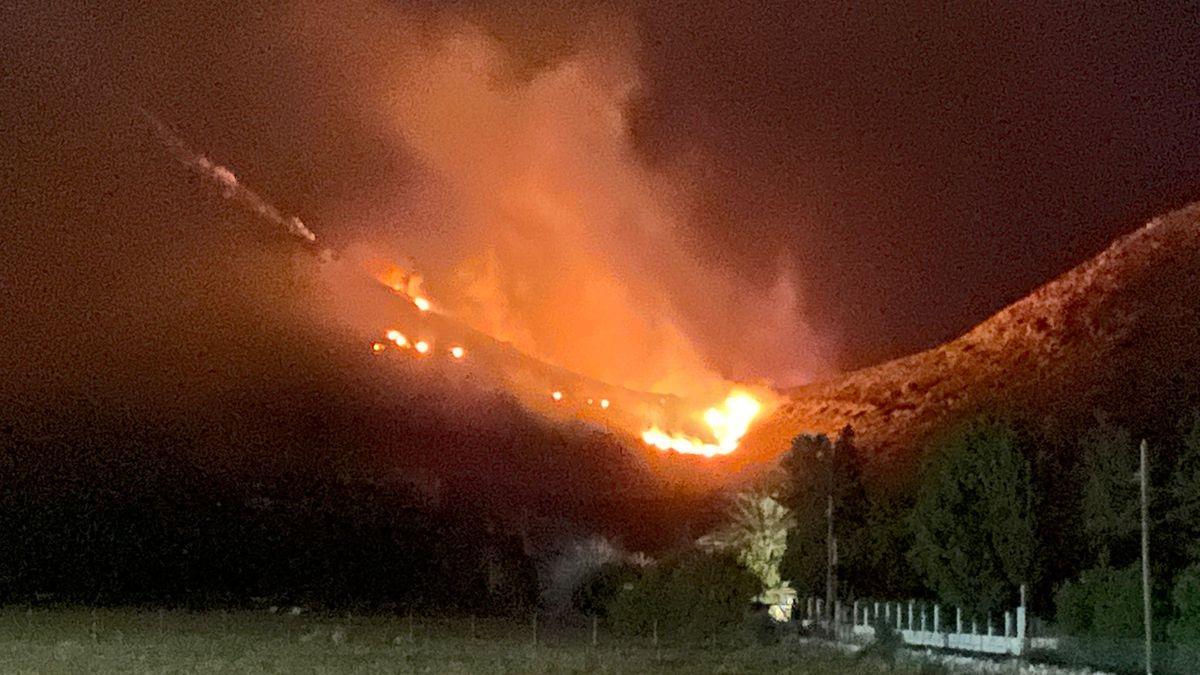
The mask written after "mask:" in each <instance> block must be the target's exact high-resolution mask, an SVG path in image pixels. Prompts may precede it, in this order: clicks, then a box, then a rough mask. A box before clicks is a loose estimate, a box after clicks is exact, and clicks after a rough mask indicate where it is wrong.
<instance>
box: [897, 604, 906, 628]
mask: <svg viewBox="0 0 1200 675" xmlns="http://www.w3.org/2000/svg"><path fill="white" fill-rule="evenodd" d="M903 614H904V613H903V612H901V611H900V603H899V602H897V603H896V630H900V628H901V627H902V626H901V624H902V623H903V621H904V619H903V618H902V617H903Z"/></svg>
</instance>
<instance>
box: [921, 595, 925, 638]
mask: <svg viewBox="0 0 1200 675" xmlns="http://www.w3.org/2000/svg"><path fill="white" fill-rule="evenodd" d="M921 632H922V633H924V632H925V603H923V602H922V603H921Z"/></svg>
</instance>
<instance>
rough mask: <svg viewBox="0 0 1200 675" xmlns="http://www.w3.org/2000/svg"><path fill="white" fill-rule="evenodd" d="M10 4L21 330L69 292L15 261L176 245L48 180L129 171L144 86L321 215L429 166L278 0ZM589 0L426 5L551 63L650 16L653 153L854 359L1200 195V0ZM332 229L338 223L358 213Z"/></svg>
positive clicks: (13, 228)
mask: <svg viewBox="0 0 1200 675" xmlns="http://www.w3.org/2000/svg"><path fill="white" fill-rule="evenodd" d="M6 5H7V7H6V8H5V9H4V10H3V13H0V22H2V23H3V25H4V27H3V28H2V29H0V43H3V44H4V45H6V46H4V47H0V49H2V50H3V54H4V59H3V60H4V66H3V75H2V77H3V79H2V80H0V82H2V83H3V94H2V96H0V98H2V99H3V101H2V102H0V128H3V130H4V136H5V137H6V138H5V139H4V140H3V141H2V142H0V149H2V150H3V152H4V153H5V154H6V155H8V156H9V157H8V158H6V159H5V161H4V164H6V165H7V167H6V171H5V173H4V177H3V181H4V187H3V190H4V192H5V193H9V194H11V193H10V191H11V190H16V191H17V193H18V194H19V195H21V196H20V197H18V198H16V199H10V198H8V197H6V198H5V200H6V202H8V205H7V206H6V207H5V208H4V209H3V210H2V211H0V213H2V214H3V217H4V219H5V220H6V221H8V222H6V223H4V224H3V228H4V231H5V234H4V237H5V239H6V240H9V241H10V242H18V243H19V245H17V246H8V247H6V248H8V249H9V250H8V252H7V253H6V255H5V257H3V258H0V263H2V264H3V265H4V267H5V268H6V269H3V270H2V272H3V276H4V278H5V279H6V282H5V286H6V288H5V291H6V293H7V294H8V300H6V303H14V304H9V306H8V307H6V311H5V314H7V315H8V316H6V318H5V319H3V321H5V322H6V323H8V324H9V326H8V328H9V329H13V328H14V324H15V323H18V322H20V323H24V324H28V323H29V322H30V321H32V320H33V319H32V317H33V315H34V314H36V313H38V312H39V311H42V310H39V309H38V308H39V307H40V305H38V303H37V302H34V301H33V300H30V299H29V295H28V294H25V295H23V296H22V297H23V298H24V300H23V301H22V302H21V303H15V301H14V300H13V298H15V297H16V295H17V294H18V292H20V293H24V291H19V289H18V287H19V284H16V283H15V282H14V279H17V278H20V277H23V276H28V275H31V274H32V275H35V276H36V275H39V274H40V275H45V276H46V280H45V282H46V283H45V285H42V286H41V287H40V288H39V289H38V290H37V291H36V292H35V295H36V294H37V293H41V294H43V295H44V296H45V297H59V296H61V295H64V294H71V293H74V292H78V293H81V294H83V295H84V297H85V300H79V299H71V300H67V302H68V303H70V302H75V303H80V304H83V305H86V295H87V293H88V292H89V291H88V290H86V288H80V287H79V286H77V285H74V282H73V281H64V280H62V279H61V278H59V277H56V276H55V275H51V274H50V273H49V272H48V271H47V270H49V269H51V268H55V267H57V266H63V267H72V266H74V267H76V268H78V267H79V265H81V264H82V265H83V266H84V267H86V268H88V269H91V270H92V271H93V272H95V274H96V275H98V276H101V275H105V274H106V273H108V272H111V271H112V270H113V269H115V268H121V269H122V270H126V272H127V271H128V270H129V269H132V270H134V271H133V272H132V273H131V274H133V276H134V277H136V276H137V273H136V270H137V266H138V264H139V263H137V262H136V261H135V262H132V263H130V262H129V261H126V260H124V259H123V258H122V256H126V255H128V256H134V257H136V256H138V255H159V254H160V253H161V251H160V250H159V249H155V248H154V247H153V246H151V244H148V243H145V242H138V241H136V240H137V238H138V237H140V236H142V235H139V234H137V233H136V232H131V231H126V229H123V228H122V227H121V225H120V223H107V224H106V223H97V222H90V224H82V223H81V224H80V225H79V226H78V227H76V226H74V225H73V224H71V223H64V222H63V219H67V220H69V219H70V218H71V217H74V216H80V217H82V218H83V220H87V218H86V217H83V215H84V214H90V213H91V212H92V211H93V209H92V206H94V203H95V201H96V200H98V199H100V197H97V196H96V195H91V196H89V197H88V198H87V199H84V200H82V201H79V202H78V203H75V204H74V205H66V206H64V205H53V204H48V203H47V200H53V199H54V195H55V194H56V190H57V189H58V188H57V187H56V186H61V185H66V186H68V187H67V188H66V189H65V191H64V192H62V193H58V194H72V191H71V189H70V186H71V185H82V184H84V183H87V182H88V181H91V180H93V178H92V177H90V176H89V174H88V172H89V171H91V170H93V169H95V167H96V166H102V167H107V168H111V167H112V166H120V164H121V162H120V161H119V158H118V159H117V160H111V161H109V162H108V163H105V162H104V161H100V162H99V164H97V162H89V161H81V160H78V156H79V155H80V154H83V155H87V154H89V153H90V154H105V153H110V152H115V153H120V152H122V149H121V147H120V146H119V145H118V144H116V143H115V142H113V146H114V147H107V146H106V145H105V143H104V141H105V140H107V139H108V135H107V134H106V126H105V125H106V124H108V123H110V122H111V121H112V120H114V119H118V118H120V116H121V115H122V114H124V113H123V112H122V110H123V109H122V107H121V106H122V105H129V104H130V99H131V98H134V96H133V95H134V94H135V93H136V94H137V97H139V98H142V99H143V100H149V101H150V102H151V103H153V104H155V105H156V107H157V109H159V110H165V111H166V112H167V113H169V114H170V115H172V116H173V120H174V121H175V122H176V123H178V124H179V125H180V126H181V127H182V128H184V129H185V130H187V131H188V132H190V133H193V134H195V136H196V137H198V138H202V139H204V144H205V146H206V147H209V148H212V149H213V150H214V152H216V153H218V154H222V156H224V157H229V158H232V159H233V160H237V161H235V162H234V163H235V165H237V166H239V167H242V168H249V169H250V170H252V172H253V173H254V175H255V178H256V180H257V184H258V185H261V186H262V188H263V190H264V192H266V193H268V194H272V195H277V196H279V197H280V199H281V201H283V202H284V204H285V206H286V207H288V208H294V209H295V210H296V211H298V212H302V213H312V212H318V213H319V212H320V211H321V204H322V203H323V202H344V201H346V200H348V199H351V198H353V197H355V196H356V195H361V194H370V193H371V190H372V189H373V187H378V186H373V183H372V181H378V180H381V178H380V177H379V176H380V175H381V174H382V173H387V175H388V176H391V177H394V176H395V175H396V174H397V171H388V172H382V171H379V170H378V169H379V167H381V166H386V167H388V168H389V169H396V168H397V167H399V170H398V171H399V173H401V174H402V173H403V164H404V158H403V157H401V156H397V155H396V154H395V153H394V152H392V153H389V152H387V151H384V150H380V149H379V148H378V147H376V145H375V142H374V140H375V139H372V138H371V137H369V136H367V135H365V134H363V133H361V132H356V131H355V130H354V129H353V128H352V127H351V124H352V122H351V121H348V118H346V117H344V116H342V115H339V111H345V110H349V109H351V108H353V106H354V105H355V102H354V101H353V100H352V99H347V98H345V97H344V94H345V92H343V91H341V90H339V89H337V88H336V87H331V88H329V89H327V90H322V91H304V90H302V88H301V90H297V83H299V84H300V85H303V82H304V80H303V78H301V77H299V76H298V75H297V73H299V72H302V71H303V69H304V67H305V64H303V63H299V64H289V63H282V62H281V61H280V60H278V58H277V52H278V51H279V50H278V49H276V45H273V44H271V43H270V42H266V43H262V42H253V43H252V42H251V41H250V40H249V38H248V37H247V35H252V34H253V32H254V29H253V28H250V29H244V27H245V26H246V25H251V26H254V25H255V21H256V20H257V18H256V17H259V15H260V14H262V13H264V12H259V11H258V10H255V9H246V8H245V7H242V8H240V9H238V10H236V12H235V11H234V10H233V9H232V8H225V9H222V8H213V7H207V6H197V5H194V3H155V4H154V7H153V8H151V9H145V8H139V9H134V8H135V7H137V6H136V5H131V6H130V8H128V9H129V11H120V10H118V9H114V8H112V7H111V6H105V7H103V8H100V7H95V6H91V5H86V6H80V7H77V8H73V9H59V10H47V9H44V8H39V9H35V8H37V7H39V5H40V3H19V2H18V3H16V5H17V6H16V7H13V6H12V3H6ZM574 7H575V3H567V2H563V3H555V2H547V1H539V2H533V3H506V4H503V5H494V6H480V5H479V4H478V3H451V4H450V5H448V6H441V7H439V8H438V9H432V8H431V7H424V8H421V9H420V10H419V12H418V13H419V14H421V15H423V16H424V15H432V16H434V17H442V18H444V17H447V16H453V17H465V18H466V19H468V20H470V21H473V22H476V23H478V24H480V25H482V26H484V27H485V29H486V30H487V31H489V32H490V33H491V34H492V35H494V36H495V37H496V38H497V39H499V40H500V42H501V43H502V44H504V45H505V46H506V47H507V48H509V49H511V50H512V52H513V54H514V55H516V57H517V58H518V59H519V60H520V62H521V63H524V64H525V65H526V67H527V68H528V69H529V71H530V72H537V70H538V69H539V68H540V67H542V66H544V65H546V64H550V63H554V62H555V61H556V60H557V59H559V58H563V57H564V56H565V55H569V54H571V53H573V51H574V50H575V49H576V48H577V45H578V44H579V43H580V42H583V41H586V40H589V39H595V37H596V36H595V35H594V31H596V30H598V28H597V26H603V25H620V26H625V27H632V30H633V31H634V33H635V34H636V36H637V39H636V47H635V49H636V63H637V65H638V67H639V68H640V71H641V82H642V89H641V92H640V94H639V95H638V96H637V97H636V99H635V100H634V103H633V107H632V110H631V115H632V132H633V135H634V139H635V141H636V148H637V150H638V152H639V154H640V156H641V159H642V160H643V161H645V162H646V163H648V164H649V165H651V166H655V167H660V168H662V169H663V170H667V171H669V170H672V168H673V167H678V166H679V165H681V163H685V161H686V159H687V158H688V157H690V156H694V155H696V154H697V153H698V154H699V155H700V156H702V157H704V158H705V160H704V161H703V162H700V163H699V165H700V167H701V169H700V170H697V171H692V172H691V173H690V174H689V180H690V181H691V188H692V194H694V195H699V198H698V199H697V200H696V202H695V203H694V204H693V205H692V208H691V220H692V222H693V223H694V224H695V225H696V229H695V235H694V236H695V237H697V238H698V239H699V240H700V242H701V244H702V245H701V246H700V248H701V250H706V251H710V252H711V253H710V257H711V259H710V260H709V262H710V263H711V264H713V265H716V266H719V267H721V268H725V269H730V270H734V271H735V272H736V273H737V274H739V275H742V276H744V277H745V278H748V279H751V280H754V281H755V282H756V283H761V284H763V285H769V283H770V279H769V278H766V276H765V275H768V274H769V272H768V270H769V269H770V268H771V267H772V264H773V263H774V262H775V261H777V260H778V258H779V257H780V256H781V254H782V255H783V257H785V258H789V259H790V260H791V261H792V262H793V266H794V269H795V272H796V273H797V275H798V277H799V278H800V280H801V287H802V289H803V293H804V296H805V301H806V307H807V309H806V311H805V315H806V318H807V320H808V321H809V322H810V323H811V324H813V325H814V326H816V327H817V329H818V330H820V329H821V328H822V327H827V328H828V331H827V332H828V333H829V334H831V335H833V336H835V339H836V342H837V357H836V360H837V362H836V364H835V365H834V367H835V368H849V367H855V366H860V365H865V364H868V363H872V362H876V361H879V360H882V359H885V358H889V357H894V356H898V355H902V354H905V353H908V352H911V351H914V350H917V349H921V348H924V347H928V346H932V345H934V344H937V343H939V342H941V341H943V340H945V339H947V338H950V337H953V336H954V335H956V334H957V333H959V332H962V331H963V330H965V329H967V328H969V327H970V326H971V325H973V324H974V323H976V322H978V321H980V320H982V319H983V318H985V317H986V316H988V315H989V314H991V313H992V312H994V311H995V310H997V309H999V308H1000V307H1002V306H1004V305H1005V304H1007V303H1009V302H1011V301H1013V300H1015V299H1017V298H1019V297H1021V296H1023V295H1024V294H1026V293H1027V292H1029V291H1030V290H1032V289H1033V288H1034V287H1035V286H1037V285H1038V284H1040V283H1041V282H1043V281H1046V280H1048V279H1049V278H1051V277H1053V276H1055V275H1057V274H1058V273H1061V272H1063V271H1065V270H1066V269H1069V268H1070V267H1072V266H1074V265H1075V264H1077V263H1078V262H1080V261H1082V260H1083V259H1085V258H1087V257H1089V256H1090V255H1092V254H1094V253H1096V252H1098V251H1099V250H1100V249H1102V248H1103V247H1104V246H1105V245H1106V243H1107V242H1108V241H1110V240H1111V239H1112V238H1113V237H1115V236H1117V235H1119V234H1121V233H1123V232H1125V231H1128V230H1130V229H1133V228H1134V227H1136V226H1137V225H1138V224H1139V223H1140V222H1141V221H1142V220H1144V219H1145V218H1147V217H1149V216H1152V215H1154V214H1155V213H1157V212H1160V211H1163V210H1166V209H1168V208H1171V207H1173V206H1177V205H1179V204H1182V203H1185V202H1187V201H1191V200H1194V199H1197V198H1198V197H1200V161H1197V160H1198V154H1200V38H1197V34H1198V33H1197V30H1198V27H1200V8H1198V7H1197V6H1196V5H1195V4H1192V3H1162V4H1161V6H1151V5H1144V4H1137V5H1134V4H1133V3H1117V4H1113V5H1108V6H1106V7H1105V8H1104V9H1090V10H1089V9H1085V8H1083V7H1082V6H1067V5H1065V4H1064V5H1062V6H1059V7H1048V6H1028V7H1027V6H1025V5H1024V4H1021V5H1016V4H1013V5H1011V6H1008V7H1007V8H1003V9H988V8H986V7H985V6H984V5H983V4H970V5H950V6H945V7H937V6H934V5H933V4H925V3H893V4H890V5H888V6H886V7H885V6H879V7H873V8H872V9H871V11H869V12H868V11H853V12H852V11H850V10H849V9H848V8H846V7H844V6H838V7H834V6H827V5H825V3H817V4H816V5H813V6H800V5H797V4H795V3H736V2H735V3H727V2H713V3H692V2H653V3H647V4H646V5H644V6H642V5H638V4H633V3H621V4H618V5H613V6H604V7H598V8H596V9H594V10H587V11H583V10H577V9H574ZM596 17H601V18H602V21H598V20H597V19H596ZM605 22H607V23H605ZM284 39H285V38H282V37H281V40H284ZM248 45H249V46H248ZM293 65H294V69H293V67H292V66H293ZM293 104H295V105H293ZM189 111H191V112H189ZM196 111H203V112H196ZM298 140H303V143H302V144H301V143H297V141H298ZM98 141H100V142H99V144H98V145H97V142H98ZM301 145H302V146H303V147H304V148H305V151H304V152H303V153H301V152H298V151H296V150H295V149H294V148H296V147H297V146H301ZM98 161H99V160H98ZM106 161H108V160H106ZM59 173H61V174H62V175H61V176H60V175H59ZM31 185H33V186H34V187H30V186H31ZM96 185H98V186H99V187H100V188H102V190H103V189H107V190H110V191H112V190H116V189H118V188H117V186H119V185H121V182H120V181H119V180H117V179H114V178H112V177H107V178H102V179H98V180H96ZM64 214H65V215H64ZM51 219H56V222H55V223H54V225H53V226H51V227H50V228H49V229H48V230H47V229H43V228H45V227H46V222H47V221H48V220H51ZM322 225H323V227H324V230H323V231H324V232H325V233H327V234H329V235H330V236H331V237H332V238H333V239H334V240H336V239H337V237H338V236H339V234H340V233H339V232H338V231H337V225H336V224H334V223H323V224H322ZM100 230H103V231H100ZM48 233H51V234H52V236H51V234H48ZM152 236H153V237H157V238H158V239H161V238H162V235H161V233H159V234H156V235H152ZM10 237H12V239H9V238H10ZM158 239H155V241H158ZM160 243H161V242H160ZM166 246H167V248H170V247H171V246H174V244H170V245H166ZM185 248H186V247H185ZM143 249H145V250H143ZM180 255H183V253H180ZM93 256H100V257H103V258H104V260H103V261H99V262H97V261H95V260H91V257H93ZM83 261H89V262H86V263H84V262H83ZM760 275H761V276H762V277H763V278H759V276H760ZM50 277H55V278H50ZM129 283H130V284H135V282H133V281H130V282H129ZM56 284H59V285H60V286H57V287H56V286H55V285H56ZM48 288H49V290H48ZM14 289H18V290H14ZM69 289H74V290H70V291H69ZM14 307H15V308H17V309H16V310H15V311H13V312H10V311H9V310H10V309H13V308H14ZM35 323H36V322H35ZM25 330H30V329H28V326H27V325H26V328H25ZM780 348H781V349H786V348H787V345H780Z"/></svg>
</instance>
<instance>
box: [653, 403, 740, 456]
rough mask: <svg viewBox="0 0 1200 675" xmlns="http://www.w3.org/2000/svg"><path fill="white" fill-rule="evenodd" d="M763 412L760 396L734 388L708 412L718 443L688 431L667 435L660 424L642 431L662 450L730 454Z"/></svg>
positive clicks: (697, 453) (710, 426) (700, 453)
mask: <svg viewBox="0 0 1200 675" xmlns="http://www.w3.org/2000/svg"><path fill="white" fill-rule="evenodd" d="M761 411H762V404H761V403H759V402H758V399H756V398H754V397H753V396H751V395H750V394H749V393H747V392H744V391H736V390H735V391H733V392H732V393H730V394H729V396H728V397H727V398H726V399H725V401H724V403H722V404H721V405H720V406H713V407H712V408H709V409H708V410H706V411H704V417H703V419H704V423H705V424H706V425H707V426H708V428H709V430H711V431H712V435H713V438H715V439H716V441H717V442H716V443H707V442H705V441H703V440H701V439H699V438H695V437H692V436H686V435H684V434H679V433H676V434H667V433H666V432H664V431H663V430H662V429H660V428H658V427H657V426H654V427H651V428H650V429H647V430H646V431H644V432H642V440H643V441H645V442H646V443H647V444H648V445H652V446H654V447H656V448H658V449H659V450H664V451H666V450H674V451H675V452H679V453H683V454H687V455H704V456H705V457H715V456H717V455H728V454H729V453H731V452H733V451H734V450H736V449H737V446H738V443H739V442H740V441H741V440H742V436H745V435H746V432H747V431H749V429H750V423H751V422H753V421H754V418H755V417H757V416H758V413H759V412H761Z"/></svg>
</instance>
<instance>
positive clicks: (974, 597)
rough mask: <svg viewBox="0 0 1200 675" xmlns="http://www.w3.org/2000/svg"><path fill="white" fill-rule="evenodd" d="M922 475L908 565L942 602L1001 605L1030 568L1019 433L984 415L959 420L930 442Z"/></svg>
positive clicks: (986, 607) (1029, 515)
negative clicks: (941, 437) (939, 438)
mask: <svg viewBox="0 0 1200 675" xmlns="http://www.w3.org/2000/svg"><path fill="white" fill-rule="evenodd" d="M923 478H924V480H923V483H922V486H921V489H920V492H919V494H918V496H917V503H916V505H915V506H914V508H913V511H912V514H911V516H910V525H911V527H912V530H913V546H912V548H911V549H910V551H909V554H908V555H909V559H910V561H911V562H912V564H913V567H914V568H915V569H916V570H917V571H918V572H919V573H920V574H921V575H922V576H923V577H924V578H925V580H926V582H927V583H928V584H929V586H930V588H932V589H933V590H934V591H935V592H936V593H937V595H938V596H939V597H940V598H941V599H942V600H944V601H946V602H949V603H952V604H955V605H959V606H962V607H968V608H972V609H976V610H979V611H995V610H998V609H1001V608H1002V607H1003V606H1005V604H1006V603H1008V602H1010V601H1011V600H1012V598H1013V597H1014V595H1015V591H1016V590H1017V588H1018V586H1019V585H1020V584H1022V583H1026V582H1028V581H1030V579H1031V577H1032V576H1033V572H1034V547H1035V535H1034V532H1035V528H1034V521H1033V488H1032V485H1031V479H1030V468H1029V462H1028V460H1027V459H1026V458H1025V456H1024V455H1023V454H1022V452H1021V444H1020V440H1019V437H1018V435H1017V433H1016V432H1015V431H1014V430H1013V428H1012V427H1011V426H1009V425H1007V424H1004V423H1001V422H997V421H995V420H992V419H989V418H986V417H983V418H979V419H976V420H973V421H971V422H969V423H967V424H964V425H962V426H961V427H959V428H957V429H955V430H954V431H953V432H952V433H951V434H950V435H949V436H947V437H946V438H945V439H944V440H943V441H942V442H940V443H937V444H935V445H934V446H933V447H932V448H931V449H930V451H929V459H928V460H927V463H926V466H925V468H924V471H923Z"/></svg>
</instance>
